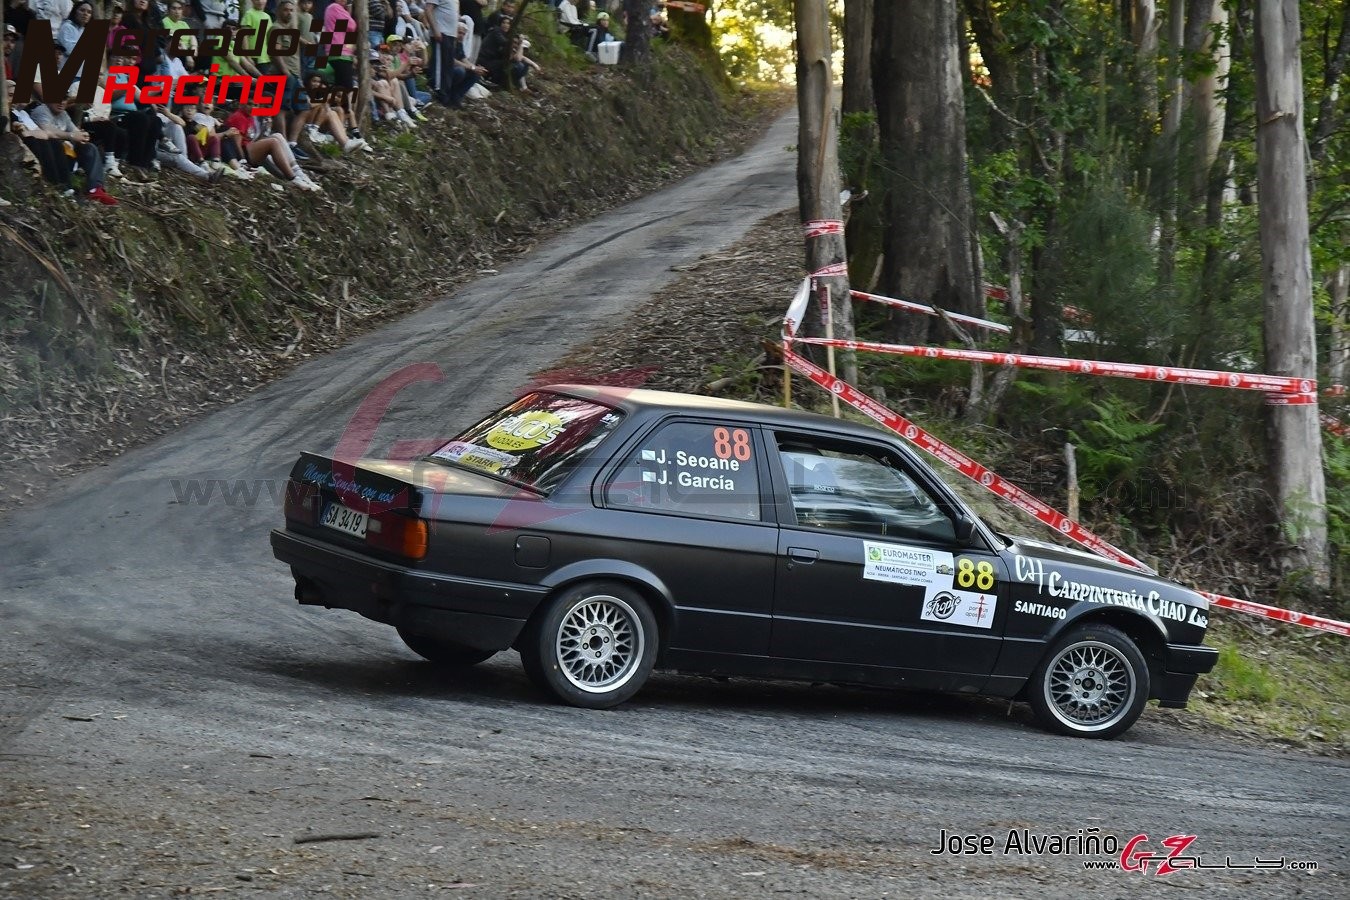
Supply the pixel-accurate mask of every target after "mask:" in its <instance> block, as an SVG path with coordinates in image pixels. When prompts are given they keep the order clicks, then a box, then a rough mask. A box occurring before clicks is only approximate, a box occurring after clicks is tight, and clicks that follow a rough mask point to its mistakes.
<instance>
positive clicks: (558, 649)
mask: <svg viewBox="0 0 1350 900" xmlns="http://www.w3.org/2000/svg"><path fill="white" fill-rule="evenodd" d="M658 639H659V638H658V634H657V625H656V617H655V616H653V615H652V611H651V608H650V607H649V606H648V605H647V602H646V601H645V600H643V599H642V596H641V595H640V594H638V592H637V591H635V590H633V589H632V588H630V587H628V586H626V585H623V584H619V583H616V582H608V581H593V582H588V583H585V584H580V585H576V586H575V587H572V588H569V589H568V590H566V591H564V592H563V593H561V594H559V595H558V597H557V598H556V599H554V601H553V602H552V603H551V604H550V605H549V606H548V607H547V609H546V610H545V611H544V612H543V614H542V615H541V617H540V618H539V619H538V620H537V621H536V622H534V623H532V625H531V628H530V631H529V634H528V637H527V639H526V641H525V644H524V646H522V647H521V652H520V656H521V660H522V662H523V663H524V665H525V672H526V674H527V675H528V676H529V678H530V680H531V681H533V682H534V683H535V684H537V685H539V686H540V687H542V688H543V689H544V690H545V691H546V692H548V693H550V694H552V695H553V696H554V697H556V698H557V699H559V700H561V701H562V702H564V703H570V704H571V705H573V706H583V707H587V708H589V709H608V708H610V707H613V706H618V705H619V704H620V703H622V702H624V701H625V700H627V699H628V698H629V697H631V696H633V695H634V694H636V693H637V692H638V690H639V689H640V688H641V687H642V685H643V684H644V683H646V681H647V676H649V675H650V674H651V671H652V666H653V665H654V664H655V663H656V649H657V641H658Z"/></svg>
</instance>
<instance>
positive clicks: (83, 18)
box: [56, 0, 94, 78]
mask: <svg viewBox="0 0 1350 900" xmlns="http://www.w3.org/2000/svg"><path fill="white" fill-rule="evenodd" d="M93 17H94V4H92V3H90V2H89V0H80V2H79V3H76V4H75V5H74V6H72V7H71V9H70V15H69V16H67V17H66V19H65V21H63V22H62V23H61V27H60V28H59V29H57V32H56V43H57V45H58V46H59V47H60V48H61V63H62V65H64V64H65V61H66V57H67V56H69V55H70V54H71V53H74V52H75V45H76V44H78V43H79V42H80V38H81V37H82V36H83V35H84V27H85V26H86V25H88V24H89V20H90V19H92V18H93ZM83 76H84V66H80V68H79V70H78V71H76V73H75V77H76V78H82V77H83Z"/></svg>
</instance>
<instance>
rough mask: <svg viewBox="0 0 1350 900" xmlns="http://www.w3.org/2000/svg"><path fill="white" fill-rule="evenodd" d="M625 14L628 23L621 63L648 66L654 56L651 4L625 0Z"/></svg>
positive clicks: (621, 51) (621, 52) (644, 1)
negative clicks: (650, 17)
mask: <svg viewBox="0 0 1350 900" xmlns="http://www.w3.org/2000/svg"><path fill="white" fill-rule="evenodd" d="M623 12H624V16H625V18H626V22H625V23H624V33H623V46H622V47H620V48H619V62H621V63H622V64H623V65H625V66H629V65H646V64H647V63H648V62H649V61H650V60H651V55H652V23H651V19H649V18H648V16H649V14H650V12H651V4H650V3H649V2H648V0H623Z"/></svg>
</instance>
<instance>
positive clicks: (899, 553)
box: [863, 541, 998, 628]
mask: <svg viewBox="0 0 1350 900" xmlns="http://www.w3.org/2000/svg"><path fill="white" fill-rule="evenodd" d="M863 578H864V579H866V580H868V581H886V582H890V583H892V584H904V585H909V586H910V587H922V588H923V589H924V597H923V606H922V608H921V609H920V612H919V618H920V619H923V620H925V621H928V622H945V623H947V624H950V625H964V626H967V627H969V628H992V627H993V624H994V612H995V610H996V609H997V606H998V597H997V596H995V595H994V594H993V593H992V591H993V588H994V567H993V564H992V563H990V562H989V561H988V560H974V559H971V558H969V557H965V556H963V557H961V558H960V559H957V558H955V557H953V556H952V554H950V553H947V552H944V551H942V550H929V549H928V548H926V547H909V546H906V545H904V544H886V543H881V542H880V541H863ZM970 588H975V590H969V589H970Z"/></svg>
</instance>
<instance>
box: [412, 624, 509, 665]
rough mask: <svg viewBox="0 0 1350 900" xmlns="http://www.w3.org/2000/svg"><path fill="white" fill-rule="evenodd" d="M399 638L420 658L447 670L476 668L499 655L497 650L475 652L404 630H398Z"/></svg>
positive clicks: (471, 649)
mask: <svg viewBox="0 0 1350 900" xmlns="http://www.w3.org/2000/svg"><path fill="white" fill-rule="evenodd" d="M398 636H399V637H401V638H403V643H405V644H407V645H408V649H410V650H412V652H414V653H416V654H417V655H418V656H420V657H422V658H423V659H425V660H427V661H429V662H433V663H435V664H436V665H438V666H445V667H447V668H467V667H468V666H476V665H478V664H479V663H480V662H483V661H484V660H488V659H491V658H492V657H493V656H495V655H496V654H497V651H495V650H475V649H474V648H472V647H465V646H463V645H462V644H456V643H454V642H453V641H443V640H441V639H440V638H433V637H427V636H426V635H425V634H418V633H416V632H414V631H408V630H406V629H403V628H400V629H398Z"/></svg>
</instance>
